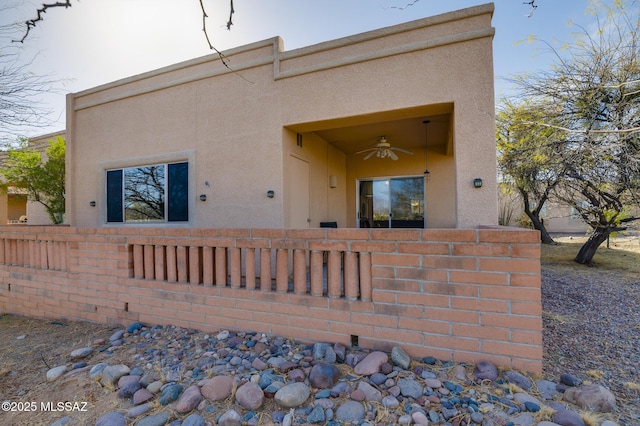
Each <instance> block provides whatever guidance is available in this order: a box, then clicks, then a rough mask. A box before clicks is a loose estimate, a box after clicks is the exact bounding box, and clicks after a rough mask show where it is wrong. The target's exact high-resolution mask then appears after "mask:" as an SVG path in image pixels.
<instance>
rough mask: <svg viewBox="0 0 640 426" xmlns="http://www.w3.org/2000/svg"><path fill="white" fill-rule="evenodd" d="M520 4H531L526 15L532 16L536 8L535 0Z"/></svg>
mask: <svg viewBox="0 0 640 426" xmlns="http://www.w3.org/2000/svg"><path fill="white" fill-rule="evenodd" d="M522 4H528V5H529V6H531V11H530V12H529V14H528V15H527V18H531V17H532V16H533V12H535V10H536V9H537V8H538V5H537V4H536V0H530V1H525V2H523V3H522Z"/></svg>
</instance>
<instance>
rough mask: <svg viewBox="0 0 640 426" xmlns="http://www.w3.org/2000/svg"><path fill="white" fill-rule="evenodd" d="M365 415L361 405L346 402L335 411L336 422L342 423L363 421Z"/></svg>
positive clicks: (354, 402)
mask: <svg viewBox="0 0 640 426" xmlns="http://www.w3.org/2000/svg"><path fill="white" fill-rule="evenodd" d="M365 414H366V412H365V409H364V406H363V405H362V403H360V402H356V401H347V402H345V403H344V404H342V405H341V406H340V407H338V409H337V410H336V420H338V421H339V422H343V423H349V422H360V421H362V420H363V419H364V416H365Z"/></svg>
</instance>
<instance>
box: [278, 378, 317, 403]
mask: <svg viewBox="0 0 640 426" xmlns="http://www.w3.org/2000/svg"><path fill="white" fill-rule="evenodd" d="M309 395H311V390H310V389H309V387H308V386H307V385H306V384H304V383H301V382H296V383H290V384H288V385H285V386H283V387H282V388H281V389H280V390H279V391H278V392H276V394H275V395H274V397H273V399H274V401H275V402H276V403H277V404H278V405H280V406H281V407H285V408H295V407H298V406H300V405H302V404H303V403H304V402H305V401H306V400H307V398H309Z"/></svg>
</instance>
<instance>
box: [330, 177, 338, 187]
mask: <svg viewBox="0 0 640 426" xmlns="http://www.w3.org/2000/svg"><path fill="white" fill-rule="evenodd" d="M337 187H338V176H336V175H331V176H329V188H337Z"/></svg>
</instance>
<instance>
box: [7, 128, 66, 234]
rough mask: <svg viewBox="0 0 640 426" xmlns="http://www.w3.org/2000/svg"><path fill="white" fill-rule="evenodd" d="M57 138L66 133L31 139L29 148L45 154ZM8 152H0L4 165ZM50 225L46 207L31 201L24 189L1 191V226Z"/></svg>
mask: <svg viewBox="0 0 640 426" xmlns="http://www.w3.org/2000/svg"><path fill="white" fill-rule="evenodd" d="M57 136H62V137H64V136H65V132H55V133H50V134H46V135H42V136H38V137H35V138H32V139H29V148H31V149H35V150H37V151H40V152H42V153H44V152H45V151H46V150H47V148H48V147H49V141H50V140H51V139H53V138H55V137H57ZM5 156H6V152H0V163H4V158H5ZM5 223H6V224H25V223H28V224H31V225H50V224H51V223H52V222H51V218H50V217H49V215H48V214H47V211H46V210H45V208H44V206H43V205H42V204H40V203H38V202H36V201H29V200H28V199H27V194H26V191H25V190H24V189H21V188H16V187H12V186H9V188H7V191H6V192H5V191H3V190H1V189H0V224H5Z"/></svg>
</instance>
